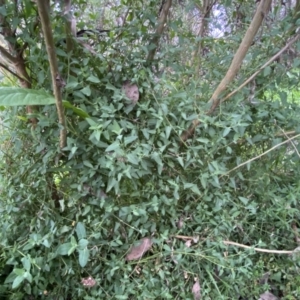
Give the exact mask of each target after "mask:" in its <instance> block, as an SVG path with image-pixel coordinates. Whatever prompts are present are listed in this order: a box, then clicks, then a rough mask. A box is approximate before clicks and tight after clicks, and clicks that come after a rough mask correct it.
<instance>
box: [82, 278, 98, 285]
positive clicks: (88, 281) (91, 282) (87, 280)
mask: <svg viewBox="0 0 300 300" xmlns="http://www.w3.org/2000/svg"><path fill="white" fill-rule="evenodd" d="M81 283H82V285H83V286H86V287H93V286H94V285H95V284H96V280H95V279H94V278H93V277H91V276H90V277H87V278H82V280H81Z"/></svg>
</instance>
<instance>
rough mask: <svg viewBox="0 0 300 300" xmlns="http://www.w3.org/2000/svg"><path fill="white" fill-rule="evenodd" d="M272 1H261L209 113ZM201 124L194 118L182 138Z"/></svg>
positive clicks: (236, 71) (242, 57)
mask: <svg viewBox="0 0 300 300" xmlns="http://www.w3.org/2000/svg"><path fill="white" fill-rule="evenodd" d="M271 3H272V0H263V1H260V4H259V6H258V8H257V10H256V13H255V15H254V17H253V19H252V22H251V24H250V25H249V27H248V30H247V32H246V34H245V36H244V38H243V40H242V42H241V44H240V46H239V48H238V50H237V52H236V54H235V55H234V57H233V60H232V62H231V65H230V67H229V69H228V71H227V73H226V75H225V76H224V78H223V79H222V81H221V82H220V84H219V85H218V87H217V88H216V90H215V91H214V93H213V95H212V97H211V98H210V100H209V101H208V103H209V105H210V109H209V111H208V112H207V114H211V113H212V112H213V111H214V110H215V109H216V108H217V107H218V106H219V105H220V102H221V99H220V95H221V94H222V93H223V92H224V91H225V90H226V88H227V86H228V85H229V84H230V83H231V82H232V80H233V79H234V77H235V76H236V74H237V73H238V71H239V69H240V67H241V65H242V62H243V59H244V58H245V56H246V54H247V51H248V50H249V48H250V46H251V44H252V42H253V39H254V37H255V35H256V34H257V32H258V30H259V28H260V26H261V24H262V21H263V19H264V17H265V16H266V15H267V13H268V11H269V9H270V6H271ZM199 124H200V121H199V120H194V121H193V124H192V125H191V126H190V128H189V129H188V130H186V131H185V132H183V133H182V135H181V140H182V141H183V142H184V141H185V140H186V139H187V138H189V137H190V136H191V135H193V133H194V131H195V129H196V127H197V126H198V125H199Z"/></svg>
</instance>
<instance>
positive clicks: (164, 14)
mask: <svg viewBox="0 0 300 300" xmlns="http://www.w3.org/2000/svg"><path fill="white" fill-rule="evenodd" d="M165 1H166V2H165V3H164V4H163V7H162V10H161V13H160V16H159V18H158V25H157V28H156V31H155V34H154V37H153V39H152V40H151V41H150V44H149V46H151V45H152V44H153V45H154V48H153V49H151V50H150V51H149V53H148V57H147V62H148V63H149V62H151V61H152V60H153V59H154V56H155V53H156V50H157V48H158V45H159V39H160V36H161V34H162V33H163V31H164V27H165V24H166V22H167V17H168V13H169V10H170V7H171V5H172V0H165Z"/></svg>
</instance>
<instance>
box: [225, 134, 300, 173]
mask: <svg viewBox="0 0 300 300" xmlns="http://www.w3.org/2000/svg"><path fill="white" fill-rule="evenodd" d="M297 137H300V134H297V135H295V136H293V137H291V138H289V139H288V140H285V141H284V142H282V143H280V144H277V145H276V146H274V147H272V148H270V149H269V150H267V151H265V152H263V153H261V154H259V155H257V156H255V157H253V158H251V159H249V160H247V161H245V162H243V163H241V164H240V165H238V166H236V167H235V168H233V169H231V170H229V171H228V172H226V173H225V174H223V175H222V176H220V178H222V177H223V176H226V175H228V174H229V173H231V172H233V171H234V170H236V169H238V168H240V167H242V166H244V165H246V164H248V163H249V162H252V161H254V160H256V159H258V158H261V157H262V156H264V155H266V154H268V153H269V152H271V151H273V150H274V149H276V148H278V147H280V146H282V145H284V144H286V143H289V142H290V141H291V140H294V139H295V138H297Z"/></svg>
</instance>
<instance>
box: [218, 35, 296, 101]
mask: <svg viewBox="0 0 300 300" xmlns="http://www.w3.org/2000/svg"><path fill="white" fill-rule="evenodd" d="M299 37H300V34H297V35H296V36H295V37H294V38H293V39H291V40H290V41H289V42H288V43H287V44H286V45H285V46H284V47H283V48H282V49H281V50H280V51H279V52H277V53H276V54H275V55H274V56H273V57H271V58H270V59H269V60H268V61H267V62H266V63H265V64H264V65H262V66H261V67H260V68H259V69H258V70H257V71H256V72H255V73H253V74H252V75H251V76H250V77H249V78H248V79H247V80H246V81H244V82H243V83H242V84H241V85H240V86H239V87H238V88H236V89H235V90H234V91H232V92H231V93H229V94H228V95H227V96H226V97H224V98H223V99H222V100H221V103H222V102H224V101H226V100H227V99H228V98H230V97H231V96H233V95H234V94H236V93H237V92H238V91H239V90H241V89H242V88H243V87H244V86H246V85H247V84H248V83H249V82H251V81H252V80H253V79H254V78H255V77H256V76H257V75H258V74H259V73H260V72H261V71H262V70H263V69H264V68H266V67H267V66H268V65H270V64H271V63H272V62H274V61H275V60H276V59H277V58H278V57H279V56H280V55H281V54H282V53H283V52H285V51H286V50H287V49H288V48H289V47H290V46H291V45H292V44H293V43H295V42H296V41H297V40H298V39H299Z"/></svg>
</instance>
